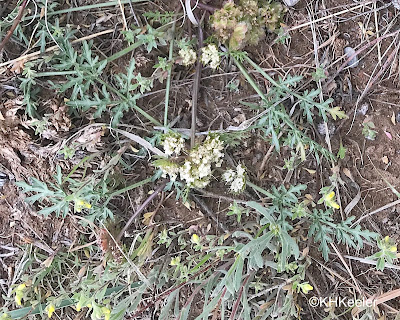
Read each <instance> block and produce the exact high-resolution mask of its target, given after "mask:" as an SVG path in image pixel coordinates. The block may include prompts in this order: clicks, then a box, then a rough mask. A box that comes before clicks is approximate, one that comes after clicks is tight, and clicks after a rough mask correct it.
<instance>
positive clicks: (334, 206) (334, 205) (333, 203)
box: [330, 201, 340, 209]
mask: <svg viewBox="0 0 400 320" xmlns="http://www.w3.org/2000/svg"><path fill="white" fill-rule="evenodd" d="M330 205H331V206H332V208H335V209H339V208H340V206H339V205H338V204H337V203H336V202H334V201H332V202H331V204H330Z"/></svg>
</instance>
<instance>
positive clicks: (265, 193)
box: [246, 181, 270, 197]
mask: <svg viewBox="0 0 400 320" xmlns="http://www.w3.org/2000/svg"><path fill="white" fill-rule="evenodd" d="M246 184H247V185H248V186H249V187H251V188H253V189H254V190H255V191H258V192H260V193H262V194H263V195H265V196H267V197H270V194H269V193H268V192H267V191H265V190H264V189H263V188H261V187H259V186H256V185H255V184H254V183H252V182H250V181H246Z"/></svg>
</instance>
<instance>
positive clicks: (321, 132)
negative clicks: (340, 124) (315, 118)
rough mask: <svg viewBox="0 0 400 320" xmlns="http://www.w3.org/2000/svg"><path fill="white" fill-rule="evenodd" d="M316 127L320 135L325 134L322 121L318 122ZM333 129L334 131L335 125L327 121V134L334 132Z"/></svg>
mask: <svg viewBox="0 0 400 320" xmlns="http://www.w3.org/2000/svg"><path fill="white" fill-rule="evenodd" d="M317 129H318V132H319V134H320V135H322V136H325V135H326V130H325V124H324V123H323V122H322V123H319V124H318V126H317ZM335 131H336V127H335V125H334V124H333V123H328V132H329V135H332V134H334V133H335Z"/></svg>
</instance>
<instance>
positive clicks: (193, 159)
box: [179, 135, 224, 188]
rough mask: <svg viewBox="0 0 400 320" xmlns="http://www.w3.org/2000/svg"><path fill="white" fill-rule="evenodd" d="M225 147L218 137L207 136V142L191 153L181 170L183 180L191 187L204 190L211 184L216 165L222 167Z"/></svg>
mask: <svg viewBox="0 0 400 320" xmlns="http://www.w3.org/2000/svg"><path fill="white" fill-rule="evenodd" d="M223 149H224V145H223V143H222V141H221V140H220V139H219V137H218V136H212V135H209V136H207V138H206V140H205V141H204V142H203V143H202V144H200V145H198V146H197V147H195V148H193V149H192V150H190V152H189V158H188V159H187V160H186V161H185V162H184V164H183V166H182V167H181V168H180V171H179V172H180V176H181V179H182V180H184V181H185V182H186V184H187V185H188V186H189V187H195V188H204V187H206V186H207V185H208V184H209V183H210V178H211V173H212V169H211V166H212V165H213V164H215V166H216V167H220V166H221V164H222V158H223V156H224V154H223V153H222V150H223Z"/></svg>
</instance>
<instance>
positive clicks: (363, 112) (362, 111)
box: [357, 103, 369, 116]
mask: <svg viewBox="0 0 400 320" xmlns="http://www.w3.org/2000/svg"><path fill="white" fill-rule="evenodd" d="M368 109H369V107H368V103H364V104H362V105H361V107H360V108H359V109H358V110H357V114H361V115H363V116H365V115H366V114H367V111H368Z"/></svg>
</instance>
